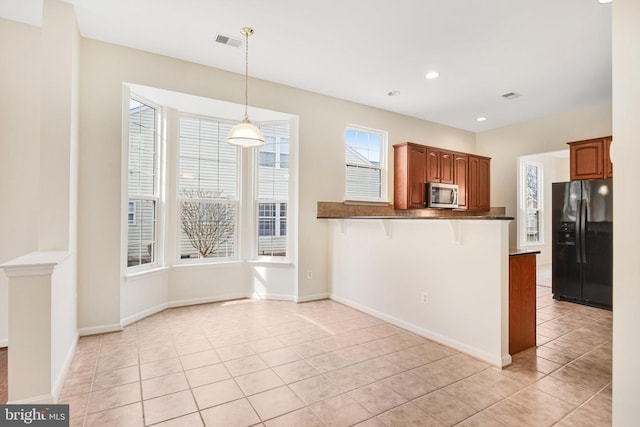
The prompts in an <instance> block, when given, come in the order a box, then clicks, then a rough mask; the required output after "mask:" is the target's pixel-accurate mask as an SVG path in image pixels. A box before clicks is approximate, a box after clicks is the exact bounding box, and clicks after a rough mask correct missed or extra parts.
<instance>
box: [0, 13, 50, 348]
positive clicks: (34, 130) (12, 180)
mask: <svg viewBox="0 0 640 427" xmlns="http://www.w3.org/2000/svg"><path fill="white" fill-rule="evenodd" d="M40 33H41V30H40V28H38V27H33V26H30V25H24V24H18V23H15V22H13V21H8V20H5V19H2V18H0V58H2V59H1V61H2V64H3V65H2V66H0V94H2V95H1V96H0V200H1V201H2V202H0V263H3V262H6V261H9V260H11V259H13V258H16V257H18V256H20V255H24V254H26V253H29V252H31V251H35V250H37V249H38V219H39V209H40V200H39V194H40V169H39V166H40V87H41V86H40V77H41V67H40V51H41V50H40ZM4 64H11V66H5V65H4ZM7 300H8V296H7V280H6V277H5V275H4V273H3V272H0V345H6V340H7V334H8V325H7V323H8V318H7V312H8V306H7Z"/></svg>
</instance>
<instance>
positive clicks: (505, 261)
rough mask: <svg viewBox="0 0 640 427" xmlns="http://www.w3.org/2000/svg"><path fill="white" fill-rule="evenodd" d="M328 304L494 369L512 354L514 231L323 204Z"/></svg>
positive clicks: (458, 216) (482, 218)
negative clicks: (511, 247)
mask: <svg viewBox="0 0 640 427" xmlns="http://www.w3.org/2000/svg"><path fill="white" fill-rule="evenodd" d="M317 217H318V218H319V219H326V220H328V221H329V223H330V225H331V226H330V227H329V230H328V232H329V238H330V242H331V243H330V254H329V262H330V269H329V270H330V277H329V280H330V295H331V298H332V299H334V300H336V301H339V302H342V303H344V304H346V305H349V306H352V307H355V308H357V309H360V310H362V311H364V312H367V313H369V314H372V315H374V316H376V317H379V318H381V319H384V320H386V321H388V322H390V323H393V324H395V325H398V326H400V327H403V328H405V329H407V330H410V331H413V332H416V333H418V334H420V335H422V336H425V337H427V338H430V339H432V340H434V341H437V342H440V343H442V344H445V345H448V346H450V347H453V348H455V349H458V350H460V351H462V352H465V353H467V354H469V355H472V356H474V357H476V358H478V359H481V360H484V361H486V362H488V363H491V364H493V365H495V366H499V367H503V366H506V365H508V364H509V363H511V355H510V354H509V222H510V221H511V220H512V219H513V218H511V217H507V216H505V215H504V209H503V208H499V209H492V210H490V211H488V212H472V211H457V210H437V209H415V210H394V209H393V207H392V206H362V205H347V204H344V203H332V202H318V210H317Z"/></svg>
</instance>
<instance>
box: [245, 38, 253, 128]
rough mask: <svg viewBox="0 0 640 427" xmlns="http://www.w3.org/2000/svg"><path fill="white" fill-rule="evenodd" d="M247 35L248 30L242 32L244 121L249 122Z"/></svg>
mask: <svg viewBox="0 0 640 427" xmlns="http://www.w3.org/2000/svg"><path fill="white" fill-rule="evenodd" d="M249 34H251V33H250V32H249V31H248V30H246V29H245V30H244V35H245V36H246V42H245V51H244V52H245V53H244V119H245V121H247V122H248V121H249V114H248V112H247V109H248V108H249V107H248V105H249Z"/></svg>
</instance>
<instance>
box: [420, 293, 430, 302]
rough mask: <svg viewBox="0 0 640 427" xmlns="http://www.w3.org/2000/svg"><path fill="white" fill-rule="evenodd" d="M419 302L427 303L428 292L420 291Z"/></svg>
mask: <svg viewBox="0 0 640 427" xmlns="http://www.w3.org/2000/svg"><path fill="white" fill-rule="evenodd" d="M420 302H421V303H423V304H429V294H428V293H426V292H422V293H421V294H420Z"/></svg>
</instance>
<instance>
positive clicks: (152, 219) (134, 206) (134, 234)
mask: <svg viewBox="0 0 640 427" xmlns="http://www.w3.org/2000/svg"><path fill="white" fill-rule="evenodd" d="M129 211H130V213H129V225H128V231H127V234H128V244H127V266H129V267H132V266H136V265H142V264H148V263H150V262H153V261H154V252H155V246H156V238H155V230H156V202H155V201H153V200H140V199H138V200H131V199H130V200H129Z"/></svg>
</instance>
